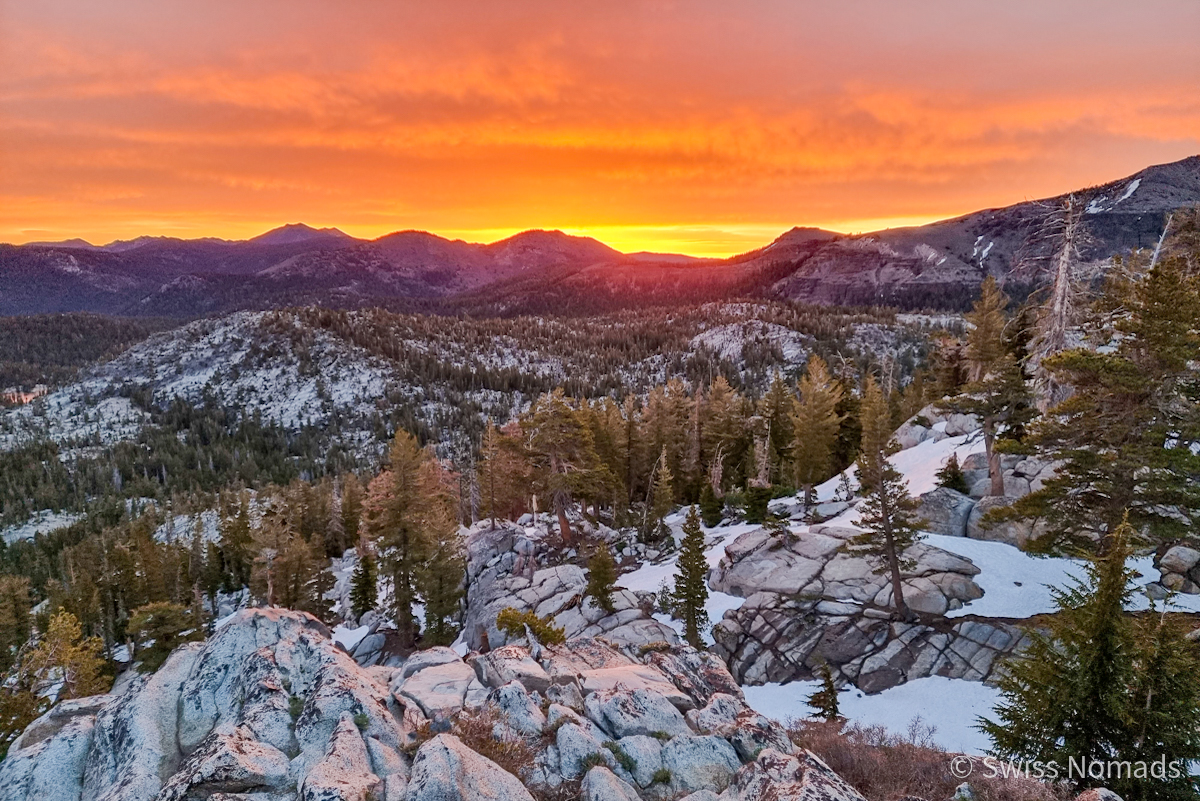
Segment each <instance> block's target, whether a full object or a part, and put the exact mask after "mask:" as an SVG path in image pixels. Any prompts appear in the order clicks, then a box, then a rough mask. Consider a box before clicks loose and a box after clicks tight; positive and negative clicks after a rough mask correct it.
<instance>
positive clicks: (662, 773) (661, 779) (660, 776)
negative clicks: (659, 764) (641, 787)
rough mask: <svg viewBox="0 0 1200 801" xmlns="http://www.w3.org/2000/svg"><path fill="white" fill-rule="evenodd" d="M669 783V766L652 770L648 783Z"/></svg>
mask: <svg viewBox="0 0 1200 801" xmlns="http://www.w3.org/2000/svg"><path fill="white" fill-rule="evenodd" d="M670 783H671V769H670V768H659V769H658V770H656V771H654V775H653V776H652V777H651V778H650V784H670Z"/></svg>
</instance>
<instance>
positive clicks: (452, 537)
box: [417, 454, 466, 645]
mask: <svg viewBox="0 0 1200 801" xmlns="http://www.w3.org/2000/svg"><path fill="white" fill-rule="evenodd" d="M457 486H458V482H457V477H456V476H455V475H454V474H452V473H450V472H449V471H448V470H446V469H445V468H444V467H443V466H442V465H441V463H439V462H438V461H437V460H436V459H433V458H432V457H430V456H429V455H428V454H427V457H426V459H425V462H424V464H422V465H421V471H420V476H419V491H420V516H421V532H422V536H423V537H424V539H425V544H424V548H425V558H424V561H423V563H422V565H421V568H420V570H419V571H418V573H417V589H418V590H419V591H420V593H421V599H422V600H423V601H424V603H425V633H424V642H425V643H427V644H430V645H450V644H451V643H452V642H454V638H455V637H457V636H458V631H459V629H458V626H457V624H456V623H455V620H456V619H457V618H458V616H459V612H460V611H461V601H462V597H463V583H464V576H465V574H466V560H465V559H464V558H463V545H462V541H461V539H460V537H459V531H458V519H457V518H456V517H455V512H456V510H457V508H458V498H457V492H456V490H457Z"/></svg>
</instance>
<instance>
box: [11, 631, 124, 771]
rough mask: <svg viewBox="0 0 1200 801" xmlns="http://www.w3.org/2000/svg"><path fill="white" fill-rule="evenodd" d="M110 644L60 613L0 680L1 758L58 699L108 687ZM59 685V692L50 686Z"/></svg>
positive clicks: (76, 696)
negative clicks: (106, 667) (106, 668)
mask: <svg viewBox="0 0 1200 801" xmlns="http://www.w3.org/2000/svg"><path fill="white" fill-rule="evenodd" d="M103 649H104V643H103V642H102V641H101V640H100V639H99V638H97V637H85V636H84V635H83V629H82V627H81V626H80V624H79V620H78V619H77V618H75V616H74V615H72V614H70V613H69V612H62V611H60V612H57V613H55V614H54V615H52V616H51V617H50V619H49V621H48V624H47V626H46V630H45V632H44V633H43V634H42V636H41V638H40V639H39V640H38V643H37V644H36V645H35V646H33V647H32V648H29V649H27V650H25V651H24V652H23V653H22V654H21V656H20V659H19V661H18V662H17V664H16V665H14V666H13V667H12V668H11V669H10V670H9V671H8V673H7V674H5V675H4V677H3V681H0V759H2V758H3V756H4V754H6V753H7V751H8V747H9V746H10V745H11V744H12V742H13V740H15V739H16V738H17V737H18V736H20V734H21V732H22V731H24V730H25V728H26V727H27V726H28V725H29V724H30V723H32V722H33V721H34V720H36V719H37V717H38V716H39V715H41V714H42V713H43V712H45V711H46V710H47V709H48V708H49V707H50V706H51V705H52V704H53V703H57V702H59V701H66V700H69V699H71V698H82V697H84V696H89V695H98V694H100V693H103V692H105V691H107V689H108V687H109V684H110V682H109V680H108V679H107V678H106V677H105V675H104V672H103V671H104V659H103V657H102V656H101V654H102V653H103ZM51 688H54V693H53V694H51V693H48V692H47V691H48V690H50V689H51Z"/></svg>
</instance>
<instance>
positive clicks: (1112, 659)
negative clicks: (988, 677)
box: [980, 521, 1200, 799]
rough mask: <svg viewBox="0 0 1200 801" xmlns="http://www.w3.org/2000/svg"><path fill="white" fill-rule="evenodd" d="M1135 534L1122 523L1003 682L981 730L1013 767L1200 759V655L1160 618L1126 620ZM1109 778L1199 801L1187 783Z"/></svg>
mask: <svg viewBox="0 0 1200 801" xmlns="http://www.w3.org/2000/svg"><path fill="white" fill-rule="evenodd" d="M1133 536H1134V530H1133V528H1132V526H1130V525H1129V523H1128V521H1123V522H1122V523H1121V524H1120V525H1119V526H1118V527H1117V528H1116V529H1115V530H1114V532H1113V534H1112V536H1111V537H1109V539H1108V542H1107V550H1106V552H1105V553H1104V555H1103V556H1096V557H1092V558H1091V560H1090V561H1089V564H1088V567H1087V576H1086V578H1085V579H1083V580H1076V581H1074V582H1073V583H1072V584H1071V585H1070V586H1068V587H1066V588H1059V589H1056V590H1055V591H1054V600H1055V604H1056V606H1057V607H1058V609H1057V612H1056V614H1054V615H1053V616H1050V617H1049V618H1047V620H1046V621H1045V623H1044V626H1045V629H1046V630H1045V631H1044V632H1043V631H1040V630H1037V629H1034V630H1031V631H1030V632H1029V637H1030V640H1031V642H1030V645H1029V647H1028V648H1027V649H1026V650H1025V651H1023V652H1022V653H1021V654H1020V655H1019V656H1017V657H1016V658H1015V659H1014V660H1013V661H1011V662H1010V663H1009V664H1008V666H1007V671H1006V673H1005V674H1004V675H1003V677H1002V678H1001V680H1000V683H999V688H1000V691H1001V694H1002V697H1003V700H1002V702H1001V703H1000V704H999V705H998V706H997V707H996V718H995V719H994V720H982V721H981V723H980V728H981V729H982V730H983V731H984V732H985V733H986V734H987V735H988V736H989V737H990V738H991V739H992V743H993V747H992V752H993V754H995V755H996V756H999V757H1001V758H1004V759H1009V760H1021V759H1024V760H1037V761H1043V762H1049V761H1051V760H1053V761H1055V762H1057V763H1058V764H1060V765H1067V764H1069V761H1070V760H1072V759H1074V760H1076V761H1080V760H1086V761H1091V760H1098V761H1102V762H1106V763H1107V762H1120V761H1135V760H1139V759H1147V760H1157V759H1158V758H1159V757H1160V756H1163V755H1165V756H1166V758H1167V759H1169V760H1195V759H1197V758H1198V757H1200V655H1198V654H1197V652H1196V648H1195V646H1194V645H1193V644H1191V643H1189V642H1188V641H1187V640H1186V639H1185V638H1184V636H1183V632H1182V631H1180V630H1178V629H1177V628H1175V627H1174V626H1173V625H1171V624H1170V623H1169V621H1168V620H1167V619H1166V618H1165V617H1164V616H1159V615H1154V616H1151V617H1149V618H1143V619H1142V620H1139V621H1137V622H1135V621H1133V620H1131V618H1130V617H1129V616H1128V615H1127V614H1126V613H1125V611H1124V609H1125V607H1126V606H1127V605H1128V603H1129V601H1130V599H1131V598H1132V594H1133V587H1134V586H1135V583H1134V579H1135V577H1136V575H1137V574H1136V572H1135V571H1134V570H1133V569H1132V568H1130V567H1129V565H1128V559H1129V557H1130V556H1131V555H1132V553H1133V549H1132V545H1131V539H1132V537H1133ZM1117 778H1118V781H1115V782H1114V781H1112V779H1111V778H1110V779H1108V781H1109V782H1110V783H1108V784H1107V785H1106V786H1108V787H1109V788H1110V789H1112V790H1114V791H1116V792H1118V793H1120V794H1121V795H1122V797H1126V798H1136V799H1160V798H1162V799H1166V798H1193V797H1194V795H1193V794H1192V793H1194V790H1192V789H1191V785H1190V784H1188V783H1187V782H1185V781H1170V780H1168V781H1155V780H1154V777H1141V778H1136V777H1135V778H1132V779H1129V778H1127V777H1126V778H1123V780H1122V777H1117Z"/></svg>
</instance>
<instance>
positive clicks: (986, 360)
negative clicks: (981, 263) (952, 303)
mask: <svg viewBox="0 0 1200 801" xmlns="http://www.w3.org/2000/svg"><path fill="white" fill-rule="evenodd" d="M1007 308H1008V296H1007V295H1005V294H1004V293H1003V292H1002V291H1001V290H1000V286H999V284H997V283H996V278H995V277H994V276H991V275H989V276H988V277H987V278H985V279H983V284H982V285H981V286H980V288H979V300H977V301H975V304H974V306H973V307H972V310H971V311H970V312H969V313H968V314H966V315H964V319H965V320H966V321H967V323H968V324H969V325H970V326H971V328H970V331H969V333H968V334H967V350H966V354H965V355H966V362H967V368H968V371H969V380H970V381H981V380H983V377H984V376H985V375H987V373H988V371H990V370H991V369H992V365H994V364H995V363H996V362H997V360H999V359H1000V357H1001V356H1003V355H1004V326H1005V323H1006V322H1007V320H1006V318H1005V310H1006V309H1007Z"/></svg>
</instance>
